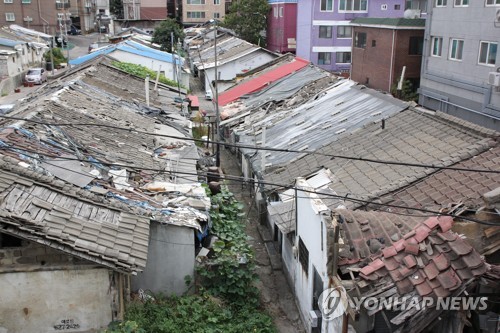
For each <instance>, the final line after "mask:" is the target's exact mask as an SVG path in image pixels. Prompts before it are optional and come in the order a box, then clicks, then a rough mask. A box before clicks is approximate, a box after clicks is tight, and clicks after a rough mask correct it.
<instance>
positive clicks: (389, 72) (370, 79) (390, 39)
mask: <svg viewBox="0 0 500 333" xmlns="http://www.w3.org/2000/svg"><path fill="white" fill-rule="evenodd" d="M351 26H352V29H353V35H352V38H353V44H352V45H353V47H352V56H351V58H352V60H351V79H353V80H354V81H357V82H359V83H361V84H364V85H366V86H367V87H370V88H373V89H378V90H382V91H386V92H392V93H394V94H396V89H397V88H398V87H397V85H398V82H399V81H400V79H401V77H403V81H406V80H409V81H410V83H411V88H409V89H411V90H412V91H413V92H416V91H417V88H418V87H419V83H420V64H421V63H422V52H423V48H424V29H425V19H421V18H416V19H407V18H371V17H366V18H365V17H358V18H356V19H354V20H352V21H351ZM403 69H404V70H403ZM401 88H402V87H401Z"/></svg>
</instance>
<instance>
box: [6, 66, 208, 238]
mask: <svg viewBox="0 0 500 333" xmlns="http://www.w3.org/2000/svg"><path fill="white" fill-rule="evenodd" d="M106 77H108V78H109V80H106ZM141 81H142V80H138V81H137V80H135V79H133V78H131V77H129V75H128V74H126V73H123V72H120V71H115V70H114V69H111V68H109V67H107V66H104V65H98V66H90V67H88V68H84V69H81V70H79V71H77V72H75V73H72V74H70V75H69V76H68V77H66V78H65V79H64V80H62V79H61V80H59V81H55V82H53V83H50V84H49V85H47V86H45V87H42V88H41V89H40V90H38V91H37V92H36V94H34V95H32V96H31V97H30V100H29V101H27V102H26V103H21V104H20V105H19V108H18V111H17V113H16V114H15V116H16V117H19V118H27V119H30V120H32V121H35V122H30V121H15V120H10V121H9V120H4V121H3V124H2V125H3V127H2V128H1V129H0V140H1V141H0V142H1V144H2V147H1V148H2V150H1V153H2V154H4V155H9V156H11V157H13V158H15V159H16V160H17V161H18V162H22V163H24V164H26V165H27V166H28V167H29V168H30V169H32V170H36V171H37V172H39V173H41V174H44V175H46V174H52V175H54V176H56V177H57V178H59V179H62V180H64V181H66V182H67V183H68V184H74V185H77V186H79V187H82V188H86V189H88V191H89V192H93V193H100V195H101V196H104V195H105V196H107V197H109V198H115V199H117V200H120V201H121V202H122V203H123V204H124V205H126V206H127V205H128V206H132V207H143V208H146V209H147V211H148V215H149V217H150V218H151V219H153V220H156V221H159V222H162V223H169V224H175V225H179V226H188V227H191V228H196V229H199V228H200V225H199V222H198V221H199V220H206V218H207V217H206V212H200V211H198V209H201V210H202V211H205V210H206V207H207V205H208V206H209V199H208V198H206V196H205V194H204V191H201V192H202V194H200V192H199V191H196V189H195V187H199V188H200V189H201V186H200V185H199V184H198V177H197V169H196V162H197V159H198V152H197V147H196V146H195V144H194V143H193V142H192V141H189V140H183V139H182V138H183V137H186V138H188V136H189V134H188V131H189V128H188V126H186V127H184V125H183V121H181V119H182V117H181V116H180V115H179V114H178V113H177V114H176V115H175V114H173V113H172V114H167V115H165V114H164V112H160V110H158V109H155V108H153V107H146V106H145V105H144V104H142V103H141V100H140V99H138V100H135V99H134V97H135V96H136V95H135V94H137V96H139V92H138V89H139V88H137V86H140V87H142V89H143V88H144V84H143V81H142V82H141ZM142 95H143V94H142ZM127 97H128V98H127ZM32 105H36V106H37V108H36V109H33V108H32ZM11 115H14V114H11ZM174 118H175V119H180V120H179V121H177V120H171V119H174ZM36 122H39V123H36ZM61 123H64V124H68V123H72V124H80V125H78V126H60V125H57V124H61ZM82 124H91V125H92V126H84V125H82ZM116 127H119V128H116ZM120 128H124V129H125V130H123V129H120ZM150 133H151V134H156V135H149V134H150ZM162 135H168V136H176V137H179V139H173V138H168V137H163V136H162ZM116 173H123V175H124V177H122V176H119V175H118V176H116V175H115V176H113V175H112V174H116ZM151 184H155V186H154V187H148V188H145V187H147V186H149V185H151ZM169 184H173V185H176V184H177V185H178V184H191V185H193V186H192V187H188V188H186V191H188V192H189V193H183V194H184V195H186V196H183V195H180V194H179V192H175V193H172V192H170V191H168V190H165V186H167V187H169V186H168V185H169ZM174 198H175V199H177V200H173V199H174ZM203 216H204V217H203Z"/></svg>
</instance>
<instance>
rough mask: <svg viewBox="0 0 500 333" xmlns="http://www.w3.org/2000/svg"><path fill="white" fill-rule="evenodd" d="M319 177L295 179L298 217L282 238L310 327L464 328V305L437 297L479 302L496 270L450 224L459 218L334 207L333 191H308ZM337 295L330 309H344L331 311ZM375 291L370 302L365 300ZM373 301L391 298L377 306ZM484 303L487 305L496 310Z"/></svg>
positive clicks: (364, 329)
mask: <svg viewBox="0 0 500 333" xmlns="http://www.w3.org/2000/svg"><path fill="white" fill-rule="evenodd" d="M317 180H318V178H316V180H315V181H313V182H310V181H309V180H306V179H304V178H299V179H297V183H296V186H297V187H298V190H297V201H296V207H297V212H296V214H297V219H296V224H295V225H293V227H292V232H291V233H290V234H289V236H290V237H287V239H286V240H284V242H286V243H288V247H290V248H292V249H293V252H292V256H291V262H290V267H291V268H290V269H291V279H292V281H293V282H292V285H293V287H294V289H295V293H296V297H297V301H298V305H299V309H300V313H301V315H302V317H303V319H304V322H305V323H306V331H307V332H339V331H341V330H342V327H345V328H347V326H348V325H349V326H350V328H349V330H352V331H355V332H368V331H376V332H379V331H386V330H387V331H393V332H396V331H397V332H421V331H423V330H429V329H433V330H436V331H445V330H446V327H449V326H452V327H455V328H460V327H464V325H465V324H466V320H465V318H464V317H463V316H460V310H458V308H455V309H454V308H444V307H441V308H440V307H436V304H437V302H438V301H442V302H444V303H443V304H446V303H448V304H449V300H450V299H451V297H460V296H461V297H467V296H469V297H470V298H473V297H474V298H475V302H476V303H477V302H479V297H478V296H477V294H476V293H477V291H478V290H481V289H482V290H486V289H487V288H494V287H495V280H496V279H497V278H498V272H497V271H496V269H494V270H493V272H492V271H491V270H490V269H491V268H490V267H491V266H490V265H488V264H487V263H485V262H484V259H483V258H482V257H481V256H480V254H479V253H478V252H477V251H476V250H474V249H473V248H472V246H471V245H470V244H469V243H468V239H463V236H460V235H458V234H456V233H455V232H453V231H452V230H451V228H452V225H453V218H452V217H450V216H439V217H435V216H430V217H423V216H411V215H399V214H393V213H387V212H365V211H350V210H346V209H334V210H331V209H329V208H328V206H327V205H326V204H325V203H324V202H323V200H322V198H325V196H326V194H327V192H325V193H323V192H322V191H320V192H317V193H311V192H310V189H311V188H313V187H314V184H313V183H315V182H317ZM326 198H328V197H327V196H326ZM480 278H481V279H480ZM481 285H482V286H481ZM328 288H331V289H329V290H328ZM324 290H327V293H326V295H325V294H323V291H324ZM493 290H494V289H493ZM329 292H333V294H331V293H329ZM322 294H323V295H322ZM471 294H472V295H471ZM332 296H333V298H332V299H331V301H332V302H336V300H337V301H339V302H338V303H335V305H334V308H333V309H331V308H330V309H331V310H334V311H338V312H339V313H335V312H328V311H326V310H328V306H329V305H328V304H331V303H328V299H326V300H325V298H324V297H332ZM335 296H336V297H335ZM370 297H371V299H370V302H372V303H370V302H365V300H366V299H369V298H370ZM374 301H377V302H386V301H387V302H389V303H390V304H391V305H386V306H384V305H380V304H382V303H377V304H376V306H373V302H374ZM395 301H397V302H401V303H402V304H403V305H399V307H398V306H396V305H394V304H395V303H394V302H395ZM471 301H474V299H471ZM423 302H427V305H430V302H434V306H421V304H423ZM483 302H484V304H481V306H482V307H483V306H485V307H486V308H483V309H482V310H484V311H485V312H486V311H487V309H489V310H490V311H491V310H492V309H493V306H492V305H491V303H489V304H488V303H487V302H486V301H484V300H483ZM386 304H388V303H386ZM417 304H418V305H417ZM325 306H326V308H325ZM335 306H336V308H335ZM469 310H477V308H476V309H475V308H472V309H469ZM462 311H463V310H462ZM476 314H477V313H475V314H474V315H476ZM328 316H330V317H328ZM438 319H439V320H438ZM476 319H477V317H474V319H472V320H476ZM460 331H461V330H460Z"/></svg>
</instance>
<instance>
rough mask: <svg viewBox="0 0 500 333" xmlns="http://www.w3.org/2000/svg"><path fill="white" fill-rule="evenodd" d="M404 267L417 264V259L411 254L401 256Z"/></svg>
mask: <svg viewBox="0 0 500 333" xmlns="http://www.w3.org/2000/svg"><path fill="white" fill-rule="evenodd" d="M403 260H404V262H405V265H406V267H408V268H412V267H414V266H416V265H417V261H416V260H415V257H414V256H412V255H411V254H409V255H407V256H406V257H404V258H403Z"/></svg>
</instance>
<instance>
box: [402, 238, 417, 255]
mask: <svg viewBox="0 0 500 333" xmlns="http://www.w3.org/2000/svg"><path fill="white" fill-rule="evenodd" d="M419 248H420V246H419V245H418V244H415V243H410V242H409V241H408V240H407V241H406V242H405V252H406V253H411V254H414V255H418V250H419Z"/></svg>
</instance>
